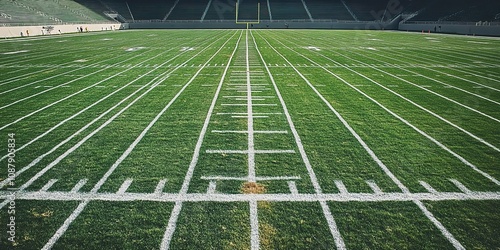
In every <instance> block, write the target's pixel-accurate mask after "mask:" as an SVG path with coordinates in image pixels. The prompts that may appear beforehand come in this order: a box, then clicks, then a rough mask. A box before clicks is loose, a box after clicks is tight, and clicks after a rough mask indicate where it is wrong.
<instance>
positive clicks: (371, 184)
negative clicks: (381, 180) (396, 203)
mask: <svg viewBox="0 0 500 250" xmlns="http://www.w3.org/2000/svg"><path fill="white" fill-rule="evenodd" d="M366 184H368V186H369V187H370V188H371V189H372V191H373V193H374V194H382V193H384V192H382V189H380V187H379V186H378V185H377V183H375V181H373V180H368V181H366Z"/></svg>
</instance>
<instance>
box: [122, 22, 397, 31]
mask: <svg viewBox="0 0 500 250" xmlns="http://www.w3.org/2000/svg"><path fill="white" fill-rule="evenodd" d="M399 21H400V20H396V21H394V22H391V23H381V22H363V21H359V22H356V21H315V22H306V21H296V20H290V21H285V20H282V21H281V20H280V21H272V22H269V21H263V22H261V23H259V24H252V28H253V29H350V30H365V29H373V30H382V29H392V30H397V29H398V22H399ZM244 27H245V24H236V23H235V21H234V20H232V21H230V20H227V21H204V22H200V21H172V22H148V21H143V22H134V23H129V28H130V29H241V28H244Z"/></svg>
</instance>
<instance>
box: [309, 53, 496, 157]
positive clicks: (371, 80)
mask: <svg viewBox="0 0 500 250" xmlns="http://www.w3.org/2000/svg"><path fill="white" fill-rule="evenodd" d="M318 55H319V56H321V57H323V58H326V59H327V60H330V61H332V62H334V63H337V62H336V61H334V60H332V59H331V58H329V57H326V56H324V55H321V54H318ZM339 55H342V54H339ZM342 56H344V55H342ZM344 57H346V58H348V59H351V60H355V59H352V58H350V57H347V56H344ZM337 64H338V63H337ZM318 65H319V64H318ZM342 67H343V68H345V69H347V70H349V71H351V72H353V73H355V74H357V75H359V76H361V77H363V78H365V79H366V80H368V81H370V82H372V83H374V84H376V85H378V86H379V87H381V88H383V89H385V90H387V91H389V92H390V93H392V94H394V95H396V96H398V97H399V98H401V99H403V100H405V101H407V102H409V103H411V104H412V105H414V106H415V107H417V108H419V109H421V110H423V111H425V112H427V113H429V114H431V115H432V116H434V117H436V118H438V119H439V120H441V121H443V122H445V123H447V124H449V125H451V126H453V127H454V128H456V129H458V130H460V131H462V132H463V133H465V134H467V135H469V136H470V137H472V138H474V139H476V140H478V141H480V142H481V143H483V144H485V145H486V146H488V147H490V148H492V149H494V150H495V151H497V152H500V149H499V148H497V147H496V146H494V145H492V144H491V143H489V142H487V141H486V140H484V139H482V138H480V137H478V136H476V135H474V134H472V133H471V132H469V131H467V130H465V129H463V128H462V127H459V126H458V125H456V124H454V123H452V122H450V121H448V120H446V119H445V118H443V117H441V116H439V115H438V114H436V113H434V112H432V111H430V110H429V109H426V108H424V107H423V106H421V105H419V104H417V103H415V102H414V101H412V100H410V99H408V98H406V97H404V96H402V95H401V94H399V93H397V92H395V91H393V90H391V89H389V88H387V87H385V86H384V85H382V84H380V83H378V82H376V81H374V80H373V79H371V78H369V77H367V76H365V75H363V74H361V73H359V72H357V71H355V70H353V69H350V68H349V67H345V66H342ZM323 69H324V70H325V71H327V72H329V73H330V74H332V75H335V74H333V73H332V72H331V71H329V70H328V69H326V68H323ZM382 72H385V71H382ZM385 73H387V72H385ZM390 75H391V76H393V77H396V78H397V79H399V80H402V81H406V80H404V79H402V78H399V77H397V76H395V75H393V74H390ZM348 85H349V86H351V88H353V89H355V90H356V91H358V92H359V93H362V94H363V95H365V96H367V95H366V94H364V92H362V91H361V90H359V89H358V88H356V87H355V86H354V85H352V84H348Z"/></svg>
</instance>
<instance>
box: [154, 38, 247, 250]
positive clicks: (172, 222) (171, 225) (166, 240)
mask: <svg viewBox="0 0 500 250" xmlns="http://www.w3.org/2000/svg"><path fill="white" fill-rule="evenodd" d="M235 34H236V33H235ZM242 35H243V33H240V37H239V38H238V41H237V42H236V45H235V47H234V50H233V52H232V54H231V56H230V57H229V61H228V63H227V66H226V67H225V69H224V73H223V74H222V77H221V80H220V82H219V85H218V87H217V90H216V91H215V94H214V98H213V99H212V103H211V104H210V108H209V109H208V112H207V116H206V118H205V121H204V123H203V127H202V129H201V132H200V136H199V137H198V141H197V142H196V146H195V149H194V152H193V157H192V159H191V163H190V164H189V168H188V170H187V172H186V176H185V177H184V181H183V183H182V187H181V190H180V191H179V194H177V196H178V198H182V197H184V196H186V194H187V191H188V189H189V184H190V183H191V179H192V178H193V174H194V169H195V167H196V164H197V163H198V157H199V156H200V152H201V145H202V144H203V139H204V138H205V134H206V133H207V130H208V124H209V123H210V119H211V117H212V114H213V112H214V109H215V105H216V103H217V100H218V96H219V94H220V92H221V90H222V85H223V83H224V80H225V79H226V75H227V72H228V70H229V66H230V64H231V61H232V60H233V57H234V55H235V53H236V50H237V49H238V45H239V43H240V41H241V37H242ZM233 36H234V35H233ZM229 40H230V39H228V40H227V41H226V42H225V43H224V45H225V44H227V43H228V42H229ZM224 45H223V46H222V47H221V48H220V49H219V50H218V51H217V53H218V52H219V51H220V50H222V48H223V47H224ZM217 53H216V54H217ZM216 54H214V56H212V57H211V58H210V60H212V58H213V57H215V55H216ZM210 60H209V61H210ZM181 209H182V202H176V203H175V205H174V208H173V209H172V213H171V215H170V218H169V220H168V224H167V228H166V230H165V233H164V234H163V239H162V241H161V245H160V249H161V250H165V249H169V247H170V242H171V240H172V237H173V235H174V232H175V229H176V227H177V219H178V218H179V214H180V212H181Z"/></svg>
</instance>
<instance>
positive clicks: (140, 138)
mask: <svg viewBox="0 0 500 250" xmlns="http://www.w3.org/2000/svg"><path fill="white" fill-rule="evenodd" d="M233 36H234V35H233ZM231 38H232V36H231V37H230V38H229V39H228V40H227V41H226V42H225V43H224V44H223V45H222V46H221V47H220V49H219V50H217V52H215V53H214V54H213V55H212V56H211V57H210V58H209V59H208V60H207V62H206V63H205V65H203V66H202V67H201V68H200V69H199V70H198V71H197V72H196V73H195V74H194V75H193V77H191V79H190V80H189V81H188V82H187V83H186V84H185V85H184V87H183V88H182V89H181V90H179V91H178V92H177V94H176V95H175V96H174V97H173V98H172V99H171V100H170V102H169V103H168V104H167V105H166V106H165V107H164V108H163V109H162V110H161V111H160V112H159V113H158V114H157V115H156V117H155V118H154V119H153V120H152V121H151V122H150V123H149V124H148V126H146V128H145V129H144V130H143V131H142V133H141V134H140V135H139V136H138V137H137V138H136V139H135V140H134V142H133V143H132V144H131V145H130V146H129V147H128V149H127V150H125V152H123V154H122V155H121V156H120V158H118V159H117V160H116V162H115V163H114V164H113V165H112V166H111V168H110V169H109V170H108V171H107V172H106V173H105V174H104V176H103V177H102V178H101V179H100V180H99V181H98V182H97V183H96V184H95V186H94V188H93V189H92V190H91V193H93V194H96V193H97V192H98V191H99V189H100V188H101V187H102V185H104V183H105V182H106V181H107V180H108V178H109V177H110V176H111V174H112V173H113V172H114V171H115V170H116V168H118V166H119V165H120V164H121V163H122V162H123V161H124V160H125V159H126V158H127V157H128V155H130V153H131V152H132V151H133V150H134V149H135V147H136V146H137V145H138V144H139V142H140V141H141V140H142V138H144V136H145V135H146V134H147V132H148V131H149V130H150V129H151V128H152V127H153V126H154V124H156V122H157V121H158V120H159V119H160V117H161V116H162V115H163V114H164V113H165V112H166V111H167V110H168V109H169V108H170V106H172V104H173V103H174V102H175V101H176V100H177V98H179V96H180V95H181V94H182V93H183V92H184V90H185V89H186V88H187V87H188V86H190V85H191V83H192V82H193V81H194V80H195V79H196V78H197V77H198V75H199V74H200V72H201V71H202V70H203V69H204V68H205V67H206V65H207V64H208V62H210V61H211V60H212V59H213V58H214V57H215V56H216V55H217V54H218V53H219V52H220V51H221V50H222V49H223V48H224V46H225V45H226V44H227V43H228V42H229V40H230V39H231ZM217 41H218V40H217ZM214 43H215V42H214ZM212 44H213V43H212ZM212 44H211V45H212ZM208 47H210V46H207V47H206V48H208ZM205 50H206V49H203V50H201V51H200V52H198V53H197V55H199V54H200V53H202V52H203V51H205ZM151 89H152V88H151ZM130 183H131V180H127V181H125V183H124V184H123V185H122V188H123V190H122V188H120V190H119V192H120V191H124V190H125V189H126V188H128V186H127V184H128V185H130ZM86 204H88V201H84V202H82V203H81V204H80V205H83V207H81V209H80V212H81V211H83V209H84V208H85V206H86ZM78 208H80V206H79V207H78ZM78 208H77V210H78ZM77 210H75V212H77ZM75 212H73V214H72V215H71V216H72V217H71V216H70V218H71V220H70V218H68V220H69V221H68V220H66V221H65V224H63V226H61V228H60V229H59V230H58V231H57V232H56V234H55V235H54V236H53V237H52V238H51V240H50V241H49V242H47V244H46V245H45V247H47V248H48V249H51V248H52V246H53V245H54V244H55V242H56V241H57V240H58V239H59V238H60V237H61V236H62V235H63V234H64V232H65V231H66V229H67V227H68V226H69V224H71V222H72V221H74V220H75V219H76V217H78V215H79V214H80V212H78V213H77V214H75ZM179 212H180V209H179ZM66 222H68V223H66ZM66 224H68V226H66Z"/></svg>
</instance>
